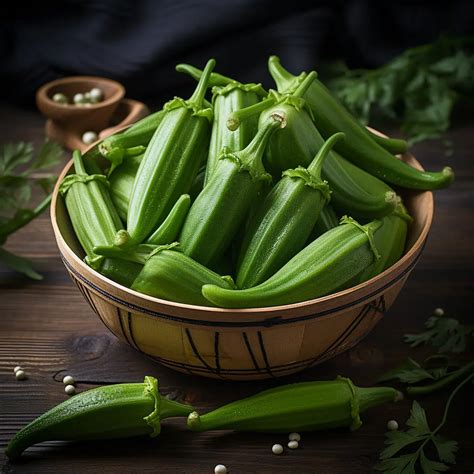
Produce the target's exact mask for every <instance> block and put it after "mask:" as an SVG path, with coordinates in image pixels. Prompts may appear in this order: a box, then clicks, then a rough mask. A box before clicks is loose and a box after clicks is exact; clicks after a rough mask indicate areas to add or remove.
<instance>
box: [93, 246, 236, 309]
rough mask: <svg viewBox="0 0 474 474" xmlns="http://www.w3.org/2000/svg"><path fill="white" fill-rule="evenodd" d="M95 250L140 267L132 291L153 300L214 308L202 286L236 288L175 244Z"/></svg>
mask: <svg viewBox="0 0 474 474" xmlns="http://www.w3.org/2000/svg"><path fill="white" fill-rule="evenodd" d="M94 251H95V252H96V253H97V254H99V255H104V256H107V257H110V258H114V259H123V260H126V261H127V262H134V263H139V264H141V265H143V269H142V270H141V272H140V273H139V275H138V276H137V277H136V278H135V280H134V282H133V285H132V286H131V288H132V290H135V291H139V292H140V293H144V294H146V295H149V296H154V297H156V298H161V299H164V300H168V301H176V302H178V303H185V304H195V305H201V306H213V304H212V303H210V302H209V301H207V300H206V299H205V298H204V297H203V296H202V292H201V289H202V286H203V285H207V284H211V285H216V286H219V287H222V288H235V285H234V282H233V280H232V278H231V277H230V276H221V275H218V274H217V273H215V272H213V271H212V270H209V269H208V268H206V267H205V266H204V265H201V264H200V263H198V262H196V261H195V260H193V259H192V258H190V257H188V256H187V255H185V254H183V253H182V252H181V251H180V248H179V243H178V242H173V243H171V244H168V245H158V246H157V245H150V244H140V245H137V246H136V247H134V248H131V249H129V248H127V249H123V248H120V247H117V246H113V245H108V246H100V247H95V248H94Z"/></svg>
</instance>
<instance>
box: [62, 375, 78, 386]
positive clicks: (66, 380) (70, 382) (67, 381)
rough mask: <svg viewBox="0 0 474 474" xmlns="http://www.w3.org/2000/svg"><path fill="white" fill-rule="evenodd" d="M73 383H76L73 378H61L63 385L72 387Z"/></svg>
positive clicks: (69, 376) (67, 376) (68, 376)
mask: <svg viewBox="0 0 474 474" xmlns="http://www.w3.org/2000/svg"><path fill="white" fill-rule="evenodd" d="M75 383H76V381H75V380H74V377H72V376H71V375H66V376H65V377H64V378H63V384H64V385H74V384H75Z"/></svg>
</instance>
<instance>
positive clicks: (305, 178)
mask: <svg viewBox="0 0 474 474" xmlns="http://www.w3.org/2000/svg"><path fill="white" fill-rule="evenodd" d="M343 138H344V134H343V133H336V134H334V135H333V136H332V137H330V138H329V139H328V141H327V142H326V143H325V144H324V145H323V146H322V147H321V149H320V150H319V152H318V153H317V155H316V157H315V158H314V160H313V161H312V162H311V164H310V165H309V166H308V168H302V167H298V168H296V169H294V170H287V171H285V172H283V177H282V179H281V180H280V181H279V182H278V183H277V184H276V186H275V187H274V188H273V189H272V190H271V191H270V193H269V194H268V195H267V197H266V199H265V201H264V202H263V205H262V207H261V208H260V210H259V211H258V212H257V214H255V215H254V216H253V219H252V220H251V223H250V225H249V226H248V228H247V230H246V235H245V238H244V242H243V245H242V249H241V253H240V257H239V261H238V264H237V277H236V283H237V287H238V288H250V287H253V286H256V285H258V284H259V283H262V282H263V281H265V280H267V279H268V278H270V277H271V276H272V275H273V274H274V273H275V272H276V271H277V270H279V269H280V268H281V267H282V266H283V265H284V264H285V263H286V262H288V260H290V259H291V258H292V257H293V256H294V255H295V254H296V253H298V252H299V251H300V250H301V249H302V248H303V247H304V245H305V243H306V241H307V240H308V237H309V235H310V233H311V231H312V229H313V227H314V225H315V223H316V222H317V220H318V217H319V213H320V211H321V209H322V208H323V206H324V205H325V203H326V202H328V201H329V199H330V189H329V186H328V184H327V182H325V181H323V179H322V178H321V169H322V166H323V162H324V160H325V159H326V157H327V155H328V153H329V151H330V150H331V148H332V147H333V145H334V143H335V142H337V141H338V140H340V139H343Z"/></svg>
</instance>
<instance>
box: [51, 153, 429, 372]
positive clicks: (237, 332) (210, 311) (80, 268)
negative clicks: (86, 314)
mask: <svg viewBox="0 0 474 474" xmlns="http://www.w3.org/2000/svg"><path fill="white" fill-rule="evenodd" d="M402 159H403V160H404V161H406V162H407V163H408V164H410V165H412V166H414V167H416V168H418V169H422V168H421V166H420V164H419V163H418V162H417V161H416V159H415V158H414V157H413V156H412V155H410V154H406V155H404V156H403V157H402ZM71 167H72V161H70V162H69V163H68V164H67V165H66V167H65V168H64V170H63V171H62V173H61V175H60V177H59V179H58V182H57V184H56V187H55V189H54V193H53V199H52V204H51V220H52V224H53V229H54V234H55V237H56V241H57V244H58V247H59V251H60V254H61V258H62V260H63V262H64V265H65V266H66V269H67V271H68V272H69V274H70V276H71V278H72V280H73V282H74V283H75V284H76V285H77V287H78V289H79V291H80V292H81V293H82V295H83V296H84V299H85V300H86V301H87V302H88V303H89V305H90V306H91V308H92V310H93V311H94V312H95V313H96V314H97V316H98V317H99V318H100V319H101V321H102V322H103V323H104V324H105V325H106V326H107V327H108V328H109V329H110V331H111V332H112V333H113V334H115V335H116V336H117V337H118V338H119V339H121V340H123V341H124V342H126V343H128V344H130V345H131V346H132V347H134V348H135V349H136V350H137V351H140V352H142V353H144V354H147V355H148V356H150V357H151V358H153V359H154V360H156V361H158V362H160V363H161V364H163V365H165V366H166V367H169V368H172V369H175V370H178V371H180V372H185V373H188V374H196V375H203V376H206V377H213V378H220V379H230V380H251V379H265V378H270V377H280V376H284V375H289V374H291V373H294V372H298V371H300V370H303V369H306V368H308V367H311V366H313V365H315V364H319V363H321V362H323V361H325V360H327V359H330V358H332V357H334V356H336V355H337V354H340V353H341V352H344V351H346V350H347V349H349V348H351V347H353V346H354V345H356V344H357V343H358V342H359V341H360V340H361V339H362V338H363V337H365V336H366V335H367V334H368V333H369V332H370V331H371V329H372V328H373V327H374V326H375V324H377V322H378V321H380V319H382V317H383V315H384V314H385V313H386V312H387V311H388V309H389V308H390V306H391V305H392V304H393V302H394V301H395V298H396V297H397V295H398V293H399V292H400V290H401V289H402V287H403V285H404V283H405V281H406V279H407V278H408V276H409V275H410V272H411V271H412V270H413V268H414V266H415V265H416V263H417V261H418V259H419V258H420V255H421V252H422V250H423V247H424V244H425V242H426V238H427V236H428V232H429V230H430V226H431V221H432V217H433V194H432V193H431V192H429V191H424V192H413V191H409V192H405V193H403V198H404V200H405V204H406V206H407V208H408V210H409V211H410V213H411V215H412V216H413V218H414V221H413V224H412V225H411V226H410V228H409V233H408V239H407V248H406V252H405V255H404V256H403V257H402V258H401V259H400V260H399V261H398V262H397V263H396V264H395V265H393V266H392V267H390V268H389V269H387V270H386V271H385V272H383V273H381V274H380V275H377V276H376V277H374V278H372V279H371V280H369V281H366V282H364V283H362V284H360V285H357V286H355V287H353V288H350V289H347V290H344V291H340V292H338V293H334V294H332V295H329V296H325V297H322V298H317V299H313V300H310V301H304V302H302V303H295V304H289V305H284V306H274V307H270V308H255V309H236V310H233V309H222V308H209V307H204V306H195V305H187V304H181V303H174V302H171V301H166V300H162V299H159V298H154V297H151V296H147V295H144V294H141V293H137V292H136V291H132V290H130V289H128V288H126V287H124V286H121V285H119V284H117V283H115V282H113V281H111V280H109V279H107V278H105V277H104V276H102V275H101V274H99V273H97V272H96V271H94V270H93V269H92V268H90V267H88V266H87V265H86V264H85V263H84V262H83V261H82V257H83V255H84V254H83V251H82V249H81V247H80V245H79V243H78V241H77V240H76V237H75V235H74V231H73V230H72V227H71V224H70V221H69V217H68V215H67V211H66V209H65V206H64V202H63V199H62V198H61V196H60V195H59V193H58V188H59V183H61V181H62V180H63V178H64V177H65V176H66V175H67V174H68V173H69V172H70V170H71Z"/></svg>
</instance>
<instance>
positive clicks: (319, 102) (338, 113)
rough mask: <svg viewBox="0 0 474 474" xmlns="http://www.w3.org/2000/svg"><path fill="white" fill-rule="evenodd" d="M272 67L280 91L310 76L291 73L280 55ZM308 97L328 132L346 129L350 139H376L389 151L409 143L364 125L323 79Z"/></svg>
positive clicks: (318, 122) (270, 62) (319, 123)
mask: <svg viewBox="0 0 474 474" xmlns="http://www.w3.org/2000/svg"><path fill="white" fill-rule="evenodd" d="M268 70H269V72H270V74H271V76H272V77H273V80H274V81H275V83H276V85H277V88H278V92H281V93H284V92H289V91H291V90H293V89H295V88H296V87H297V86H298V84H299V83H300V82H301V81H303V80H304V78H305V77H306V73H302V74H301V75H300V76H298V77H296V76H293V75H292V74H290V73H289V72H288V71H287V70H286V69H284V68H283V66H282V65H281V63H280V59H279V58H278V56H270V58H268ZM304 98H305V100H306V101H307V104H308V107H310V108H311V110H312V112H313V114H315V116H314V120H315V123H316V126H317V127H318V129H320V131H321V133H323V134H324V135H325V132H327V133H328V135H332V134H333V133H335V132H338V131H342V132H344V133H346V134H347V139H348V140H354V139H356V140H358V141H362V142H370V141H371V140H372V141H375V142H376V143H377V144H378V145H380V146H381V147H383V148H384V149H385V150H387V151H388V152H389V153H392V154H395V155H396V154H400V153H405V152H406V151H407V149H408V144H407V142H406V140H402V139H398V138H388V137H382V136H380V135H378V134H376V133H372V132H371V131H370V130H368V129H367V128H366V127H364V126H363V125H361V123H360V122H359V121H358V120H357V119H356V118H355V117H354V116H353V115H352V114H351V113H350V112H349V111H348V110H347V109H346V108H345V107H344V106H343V105H342V103H341V102H340V101H339V100H338V99H337V98H336V97H334V96H333V95H332V94H331V92H329V90H328V89H327V88H326V87H325V86H324V85H323V84H322V83H321V82H320V81H319V80H315V81H314V83H313V84H312V85H311V87H310V88H309V90H308V91H307V92H306V94H305V96H304ZM316 115H318V116H316ZM321 115H322V117H321ZM323 130H324V132H323ZM331 130H332V131H331Z"/></svg>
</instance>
